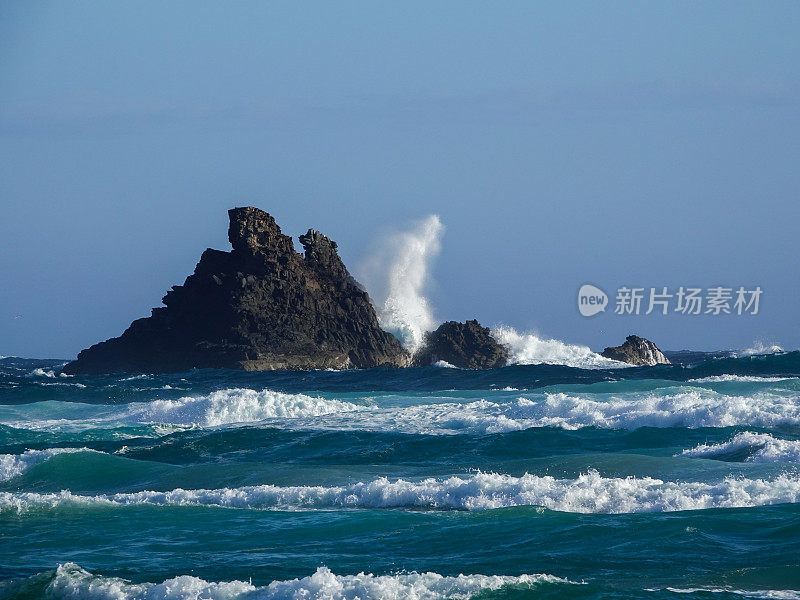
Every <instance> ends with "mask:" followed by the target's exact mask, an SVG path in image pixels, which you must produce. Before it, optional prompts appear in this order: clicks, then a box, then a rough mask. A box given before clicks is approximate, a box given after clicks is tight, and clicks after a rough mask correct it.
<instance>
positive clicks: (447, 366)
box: [432, 360, 458, 369]
mask: <svg viewBox="0 0 800 600" xmlns="http://www.w3.org/2000/svg"><path fill="white" fill-rule="evenodd" d="M432 366H434V367H439V368H440V369H458V367H457V366H455V365H451V364H450V363H449V362H447V361H446V360H437V361H436V362H435V363H433V365H432Z"/></svg>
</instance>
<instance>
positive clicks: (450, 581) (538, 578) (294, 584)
mask: <svg viewBox="0 0 800 600" xmlns="http://www.w3.org/2000/svg"><path fill="white" fill-rule="evenodd" d="M546 583H550V584H571V583H572V582H570V581H567V580H566V579H561V578H559V577H554V576H552V575H543V574H534V575H518V576H509V575H457V576H454V577H449V576H445V575H440V574H438V573H414V572H412V573H400V574H395V575H373V574H371V573H359V574H358V575H336V574H334V573H332V572H331V570H330V569H328V568H327V567H319V568H318V569H317V570H316V572H315V573H314V574H312V575H309V576H307V577H303V578H300V579H290V580H285V581H273V582H272V583H270V584H269V585H266V586H263V587H257V586H254V585H253V584H252V583H249V582H245V581H225V582H219V583H215V582H208V581H205V580H203V579H200V578H198V577H194V576H191V575H181V576H179V577H175V578H173V579H168V580H167V581H164V582H163V583H158V584H155V583H138V584H137V583H131V582H130V581H127V580H125V579H120V578H117V577H103V576H100V575H94V574H92V573H90V572H88V571H86V570H84V569H82V568H81V567H79V566H78V565H76V564H74V563H66V564H63V565H60V566H59V567H58V569H56V571H55V573H54V574H53V576H52V579H51V581H50V582H49V583H48V585H47V586H46V588H45V590H44V595H45V596H46V597H48V598H56V599H64V600H73V599H75V600H76V599H81V600H145V599H155V598H159V599H161V600H197V599H198V598H204V599H207V600H236V599H237V598H247V599H248V600H301V599H302V600H356V599H358V600H383V599H387V598H414V599H417V600H447V599H456V598H458V599H461V600H463V599H466V598H469V597H470V596H473V595H475V594H478V593H480V592H482V591H488V590H497V589H500V588H503V587H506V586H514V587H517V588H531V587H534V586H536V585H537V584H546Z"/></svg>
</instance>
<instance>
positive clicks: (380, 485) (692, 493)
mask: <svg viewBox="0 0 800 600" xmlns="http://www.w3.org/2000/svg"><path fill="white" fill-rule="evenodd" d="M798 501H800V478H799V477H798V476H797V475H789V474H782V475H779V476H777V477H775V478H773V479H746V478H733V477H727V478H725V479H723V480H722V481H718V482H715V483H703V482H687V481H683V482H671V481H663V480H661V479H656V478H653V477H641V478H636V477H625V478H620V477H603V476H601V475H600V474H599V473H598V472H597V471H595V470H590V471H589V472H588V473H586V474H583V475H581V476H579V477H578V478H577V479H556V478H554V477H551V476H549V475H547V476H537V475H529V474H525V475H523V476H521V477H514V476H511V475H502V474H494V473H478V474H476V475H472V476H469V477H449V478H447V479H434V478H430V479H424V480H421V481H408V480H404V479H397V480H389V479H387V478H385V477H381V478H378V479H375V480H373V481H369V482H359V483H355V484H351V485H347V486H330V487H327V486H288V487H280V486H275V485H258V486H247V487H240V488H221V489H209V490H205V489H198V490H184V489H175V490H171V491H167V492H158V491H141V492H128V493H118V494H108V495H98V496H82V495H76V494H72V493H71V492H69V491H66V490H65V491H62V492H59V493H37V492H0V511H16V512H20V513H21V512H26V511H29V510H46V509H52V508H58V507H62V506H76V505H77V506H85V505H89V506H98V507H103V506H106V507H115V506H117V507H118V506H130V505H155V506H210V507H221V508H235V509H260V510H330V509H358V508H366V509H382V508H405V509H424V510H470V511H473V510H490V509H497V508H508V507H514V506H537V507H544V508H547V509H550V510H554V511H561V512H572V513H612V514H619V513H645V512H671V511H681V510H702V509H709V508H737V507H750V506H763V505H767V504H783V503H796V502H798Z"/></svg>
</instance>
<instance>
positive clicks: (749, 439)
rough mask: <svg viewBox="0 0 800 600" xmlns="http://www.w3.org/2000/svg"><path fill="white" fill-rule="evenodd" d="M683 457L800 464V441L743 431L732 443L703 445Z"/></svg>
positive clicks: (684, 453)
mask: <svg viewBox="0 0 800 600" xmlns="http://www.w3.org/2000/svg"><path fill="white" fill-rule="evenodd" d="M681 455H682V456H691V457H694V458H713V459H718V460H737V461H743V462H754V463H796V462H800V441H796V440H782V439H779V438H775V437H773V436H771V435H769V434H768V433H753V432H751V431H743V432H742V433H737V434H736V435H735V436H733V438H732V439H731V440H730V441H727V442H724V443H721V444H701V445H699V446H696V447H695V448H692V449H690V450H684V451H683V452H681Z"/></svg>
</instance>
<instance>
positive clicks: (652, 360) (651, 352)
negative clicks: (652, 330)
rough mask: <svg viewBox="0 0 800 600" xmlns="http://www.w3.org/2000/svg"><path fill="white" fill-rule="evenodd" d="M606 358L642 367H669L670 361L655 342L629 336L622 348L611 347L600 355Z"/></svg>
mask: <svg viewBox="0 0 800 600" xmlns="http://www.w3.org/2000/svg"><path fill="white" fill-rule="evenodd" d="M600 354H601V355H602V356H605V357H606V358H610V359H612V360H618V361H621V362H626V363H629V364H632V365H637V366H640V367H643V366H647V367H652V366H653V365H668V364H670V362H669V360H668V359H667V357H666V356H664V353H663V352H661V350H659V349H658V346H656V345H655V344H654V343H653V342H651V341H650V340H646V339H644V338H640V337H639V336H637V335H629V336H628V337H627V338H625V343H624V344H622V345H621V346H611V347H608V348H606V349H605V350H603V351H602V352H601V353H600Z"/></svg>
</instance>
